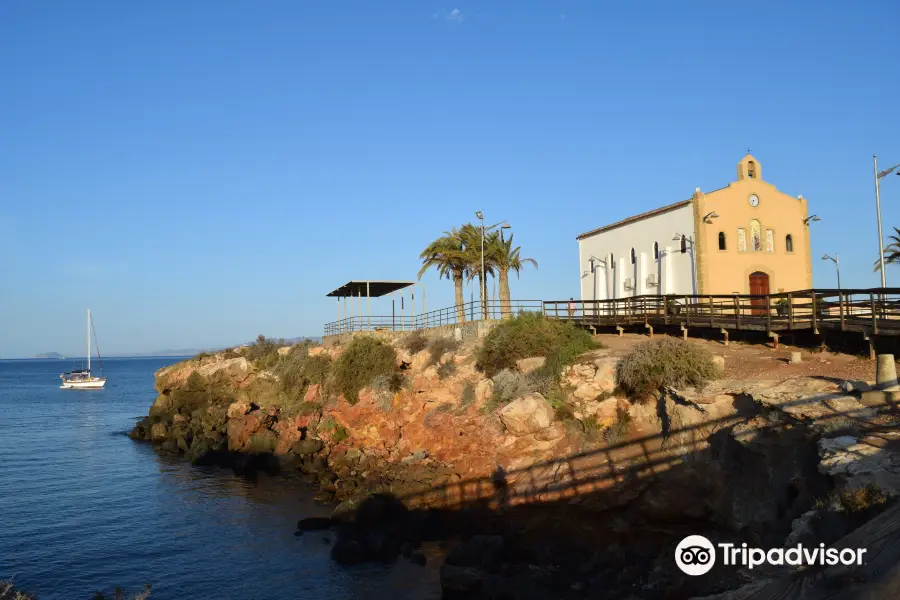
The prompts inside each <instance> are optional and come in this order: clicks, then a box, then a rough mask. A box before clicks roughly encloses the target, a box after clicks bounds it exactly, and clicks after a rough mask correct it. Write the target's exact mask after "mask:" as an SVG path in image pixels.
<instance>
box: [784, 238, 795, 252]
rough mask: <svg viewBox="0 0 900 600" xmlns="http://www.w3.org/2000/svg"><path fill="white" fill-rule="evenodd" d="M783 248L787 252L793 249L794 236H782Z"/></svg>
mask: <svg viewBox="0 0 900 600" xmlns="http://www.w3.org/2000/svg"><path fill="white" fill-rule="evenodd" d="M784 249H785V250H786V251H788V252H793V251H794V238H793V237H792V236H791V234H787V235H786V236H784Z"/></svg>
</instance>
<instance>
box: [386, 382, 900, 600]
mask: <svg viewBox="0 0 900 600" xmlns="http://www.w3.org/2000/svg"><path fill="white" fill-rule="evenodd" d="M844 398H847V396H845V395H843V394H837V393H836V394H819V395H815V396H811V397H807V398H800V399H795V400H790V401H784V402H778V403H770V404H761V403H756V402H753V401H751V400H749V399H748V397H747V396H745V395H743V394H736V395H734V396H733V406H732V407H730V410H729V411H728V412H727V414H725V415H721V416H719V415H718V410H719V409H717V408H716V407H715V406H712V405H694V408H697V409H699V410H701V411H705V412H707V414H708V415H709V418H708V419H704V420H703V421H702V422H697V423H692V424H688V425H684V424H682V423H681V422H680V418H681V417H680V414H679V413H678V411H677V410H675V411H672V412H671V413H670V412H669V411H667V410H666V408H665V407H666V406H667V405H666V403H665V402H662V403H661V404H660V406H662V407H663V408H662V410H663V412H664V413H665V414H664V415H660V417H665V418H666V419H667V421H668V426H667V427H666V428H665V430H664V431H663V432H662V433H656V434H651V435H644V436H641V437H638V438H636V439H629V440H626V441H622V442H617V443H610V444H605V445H604V446H602V447H599V448H595V449H592V450H588V451H584V452H578V453H574V454H572V455H569V456H565V457H561V458H558V459H552V460H547V461H541V462H537V463H534V464H531V465H528V466H523V467H519V468H509V469H505V468H503V467H502V466H498V467H497V468H496V469H495V471H494V472H493V473H492V474H491V475H490V476H486V477H477V478H471V479H466V480H462V481H457V482H454V483H450V484H445V485H439V486H434V487H429V488H424V489H421V490H417V491H414V492H411V493H406V494H403V495H399V496H397V498H398V499H399V500H400V501H402V502H403V503H404V504H405V505H406V506H407V507H408V508H409V509H410V510H412V511H414V512H415V511H418V512H420V513H421V514H428V515H429V518H432V517H434V515H435V514H440V515H441V520H442V522H444V526H443V527H442V528H441V529H442V530H441V531H437V532H432V534H431V537H432V538H436V539H445V538H449V537H454V536H457V535H463V536H465V535H468V534H472V533H475V532H484V531H496V530H499V529H503V528H506V529H507V530H508V529H509V527H510V525H509V523H510V522H513V520H516V522H517V523H519V524H520V531H519V532H518V533H517V534H516V535H517V536H519V537H517V540H518V541H517V544H518V546H517V547H518V548H519V550H518V551H519V552H521V553H523V555H522V556H524V557H525V559H527V560H534V559H535V556H534V553H536V552H537V553H540V551H536V550H534V548H535V547H544V548H546V552H547V553H553V560H555V561H556V562H557V563H560V562H561V561H562V562H564V559H563V558H561V557H563V556H564V555H565V556H572V557H575V556H577V557H578V558H577V559H574V558H573V559H572V561H573V564H577V565H579V566H578V569H580V570H579V571H578V572H579V573H580V572H581V571H584V570H585V569H586V568H587V567H585V566H584V562H585V557H586V556H591V553H594V554H596V553H597V552H601V551H602V552H612V551H613V550H610V549H611V548H612V549H617V550H615V551H616V552H619V553H620V554H621V553H622V552H624V550H622V548H627V549H628V550H627V552H628V553H629V560H631V561H632V562H634V561H636V562H635V565H637V566H640V567H641V568H646V569H648V570H652V568H653V566H652V565H653V564H654V563H653V562H652V560H651V559H652V558H653V557H655V558H656V559H657V560H658V559H659V557H660V556H661V555H663V554H664V553H665V552H671V551H673V550H674V545H673V544H674V543H677V540H678V539H680V538H681V537H683V535H686V534H688V533H699V532H700V531H707V530H714V529H716V528H717V527H718V529H719V531H720V532H722V531H728V527H724V526H721V524H720V525H716V524H714V523H713V522H712V520H711V519H712V515H711V512H710V510H709V506H710V505H711V504H715V503H716V502H720V503H721V509H722V510H723V511H724V512H727V510H728V508H729V506H730V505H729V502H731V503H734V501H735V498H739V497H740V496H741V495H752V494H759V495H761V496H762V498H761V500H760V502H762V503H765V502H770V503H771V510H769V511H768V512H765V511H763V512H765V515H764V516H765V519H771V521H772V522H771V523H769V522H767V521H766V520H765V519H760V520H758V521H757V522H754V523H751V525H752V527H750V528H747V527H745V528H744V529H743V530H742V531H741V535H742V536H745V537H744V541H748V542H750V541H757V542H759V543H762V544H767V546H764V547H778V546H780V544H781V543H783V541H784V539H785V536H786V534H787V533H789V532H790V524H791V522H792V521H793V520H794V519H795V518H797V517H798V516H800V514H802V513H803V512H804V511H806V510H808V509H809V508H810V507H811V506H812V504H813V502H814V501H815V500H816V498H817V497H821V496H822V495H824V494H825V493H826V492H827V491H828V490H829V489H830V486H831V484H830V482H828V481H827V480H828V479H829V478H828V477H827V476H825V475H821V474H818V471H817V468H816V467H817V465H818V461H819V456H818V451H817V448H816V441H817V440H818V439H819V437H822V436H823V434H824V436H825V437H836V436H838V435H841V434H846V433H851V434H854V435H857V436H858V437H859V438H860V439H861V438H862V435H863V434H864V435H865V436H868V437H869V438H877V437H878V436H879V435H881V434H882V433H884V432H889V431H892V430H895V429H896V426H895V425H894V424H893V423H892V422H886V420H885V419H884V418H879V417H878V413H877V411H878V410H879V409H882V408H888V407H889V405H888V404H884V405H880V406H864V407H863V406H861V405H859V407H854V408H852V409H846V408H843V409H842V408H841V405H842V404H845V402H844V401H843V400H842V399H844ZM891 408H894V407H891ZM812 415H814V418H813V416H812ZM813 423H815V428H811V426H812V425H813ZM888 438H890V439H891V440H892V438H891V436H885V439H888ZM792 440H797V444H796V446H794V445H793V444H792ZM801 441H802V442H803V443H805V444H806V445H805V446H804V445H803V444H801V443H800V442H801ZM779 444H782V446H779ZM773 446H776V447H778V448H779V450H778V451H775V452H773V453H770V458H769V462H768V463H761V464H752V462H753V461H748V463H747V464H742V463H740V460H739V459H738V462H735V463H734V465H735V470H734V472H728V471H725V470H723V471H721V476H722V478H724V479H725V480H727V481H723V482H720V483H721V485H720V486H719V487H718V488H717V489H718V491H719V492H721V490H722V489H726V490H728V493H727V494H726V496H727V497H723V498H708V497H704V496H703V495H704V494H708V493H712V489H707V490H705V489H702V488H695V489H689V488H688V486H689V485H690V483H685V482H691V481H701V480H702V479H703V477H698V478H697V479H696V480H692V477H693V475H692V473H696V474H700V473H705V477H706V478H707V479H709V477H710V474H709V472H708V470H709V468H710V464H711V463H713V462H717V463H718V464H720V465H721V464H723V462H724V463H727V456H726V455H727V454H728V453H739V452H741V451H742V449H748V448H749V449H751V450H754V449H755V450H760V451H761V452H762V453H763V454H764V453H765V452H764V451H765V448H766V447H773ZM879 447H881V448H882V449H884V448H885V446H883V445H881V444H879ZM782 451H783V453H784V455H785V456H784V458H783V460H782V458H781V457H780V456H779V453H780V452H782ZM792 452H793V453H794V455H793V458H792V456H791V453H792ZM754 460H755V459H754ZM791 460H796V461H801V462H802V461H806V463H807V464H806V468H807V471H804V473H805V474H806V476H807V477H808V478H809V481H803V474H804V473H795V472H786V474H785V477H784V479H785V480H787V481H789V482H790V483H784V482H782V483H781V485H782V487H783V489H778V488H777V486H775V484H776V482H775V481H774V479H772V480H771V481H770V480H766V479H765V472H766V471H765V470H766V469H769V470H771V471H777V470H778V469H783V468H791V467H790V463H791ZM781 463H784V464H781ZM753 469H757V472H756V473H755V474H756V475H758V474H760V473H763V480H761V481H751V479H752V477H753V476H754V473H751V471H752V470H753ZM666 482H667V483H668V484H670V487H669V489H668V491H666V492H665V493H664V494H662V495H660V496H657V495H656V491H658V490H659V489H661V488H657V487H655V485H656V484H657V483H666ZM682 483H683V485H684V489H683V493H682V494H681V496H682V497H679V494H678V493H677V486H678V485H681V484H682ZM771 486H775V487H771ZM770 487H771V489H769V488H770ZM673 489H674V490H675V493H673ZM698 498H699V501H698ZM666 504H669V505H668V506H665V505H666ZM700 505H703V506H700ZM635 507H642V508H643V509H648V510H647V511H646V512H648V513H649V512H653V511H656V512H655V516H657V517H659V518H658V519H657V520H656V521H655V524H654V523H649V522H646V521H641V522H642V525H641V526H640V529H639V530H629V529H628V527H625V528H624V530H623V531H616V523H621V522H622V520H623V519H625V518H626V517H625V515H626V514H628V511H629V510H632V509H634V508H635ZM898 510H900V509H891V510H889V511H888V512H887V513H885V514H884V515H882V516H880V517H878V519H876V521H877V523H876V522H875V521H873V522H872V524H870V525H871V527H870V526H869V525H867V526H866V527H868V529H866V530H865V531H862V529H863V528H860V531H862V533H857V532H854V533H853V534H851V535H850V536H848V539H850V541H851V542H852V541H853V540H855V539H857V538H859V539H862V540H863V541H865V542H866V543H867V544H868V547H869V548H870V551H871V550H872V549H876V550H877V551H876V552H870V555H869V556H870V557H872V556H873V554H876V557H875V559H874V560H873V562H872V563H871V565H868V564H867V565H866V567H865V568H864V570H863V571H864V573H863V575H864V576H865V578H866V579H865V580H866V581H869V582H872V581H874V580H876V579H878V578H879V577H882V576H883V575H884V574H885V573H888V572H889V571H890V570H891V569H893V568H894V566H893V565H894V564H896V563H897V562H898V561H900V534H898V530H900V513H898ZM889 513H890V515H893V516H887V515H888V514H889ZM598 514H603V515H606V517H605V518H604V519H603V521H604V523H603V524H602V525H597V523H596V516H597V515H598ZM538 515H539V519H537V520H536V519H535V517H536V516H538ZM585 515H592V517H586V516H585ZM641 519H642V517H639V518H638V520H641ZM448 523H449V525H448ZM535 523H539V525H535ZM876 525H877V526H878V527H882V526H884V527H888V528H890V531H892V532H893V533H894V536H893V537H892V538H890V537H885V536H883V535H881V534H877V533H873V530H872V527H875V526H876ZM754 527H755V528H756V529H755V530H754ZM636 531H639V532H640V533H639V534H636V533H635V532H636ZM731 533H732V534H734V533H735V532H734V531H733V530H731ZM853 535H856V536H857V538H853ZM748 537H749V538H750V539H748ZM526 539H528V540H530V542H531V543H528V542H526V541H524V540H526ZM600 539H602V540H604V541H603V546H602V547H600V548H599V549H598V546H597V543H598V540H600ZM711 539H712V538H711ZM731 541H733V537H732V540H731ZM534 542H537V544H535V543H534ZM845 542H846V540H845V541H842V542H841V543H845ZM835 547H841V546H840V544H837V545H835ZM844 547H847V546H844ZM560 553H563V554H560ZM566 553H568V554H566ZM520 558H521V557H520ZM595 558H596V557H595ZM672 563H673V564H672V566H673V567H674V560H672ZM888 563H889V564H888ZM611 564H614V563H611ZM558 568H561V567H558ZM717 568H718V567H717ZM713 573H716V571H714V572H713ZM718 573H719V575H717V576H716V577H718V579H714V580H707V581H705V582H703V581H699V580H701V579H702V578H686V579H684V580H683V581H681V583H679V585H680V586H681V587H680V588H679V591H672V592H671V593H670V595H668V596H667V597H669V598H689V597H691V596H692V595H693V594H700V593H704V594H705V593H709V592H710V590H715V589H724V588H726V587H727V586H728V585H731V586H733V585H734V582H735V573H734V570H733V568H732V572H731V573H723V572H722V571H721V570H720V571H719V572H718ZM859 574H860V571H859V570H856V571H854V572H853V573H851V574H850V575H848V574H847V573H846V572H845V571H840V570H837V571H834V570H833V571H829V572H826V573H825V574H822V572H819V571H815V570H808V571H804V572H803V573H800V574H798V573H796V572H793V571H790V572H788V571H785V572H783V573H775V574H774V575H772V576H773V577H775V579H774V580H773V581H772V582H771V583H770V584H769V586H768V587H765V588H764V591H763V592H758V593H756V594H755V595H749V596H746V598H748V599H749V598H752V599H754V600H763V599H764V598H765V599H775V598H806V599H810V600H811V599H816V600H818V599H825V598H838V597H840V598H848V599H849V598H853V599H858V600H863V599H864V598H866V599H868V598H874V597H875V596H866V595H865V593H864V592H863V591H860V592H859V594H861V595H858V596H851V595H848V594H847V593H845V592H846V590H845V591H841V592H839V593H838V592H835V589H834V588H835V586H836V585H838V586H844V585H845V584H846V581H845V580H847V581H850V580H851V579H852V578H853V577H856V576H859ZM839 575H840V577H839ZM608 576H609V577H613V578H614V577H619V579H621V577H622V576H623V575H622V574H621V573H610V574H608ZM635 576H636V577H637V576H638V575H635ZM841 577H843V579H841ZM848 577H850V579H847V578H848ZM836 578H837V579H836ZM616 581H618V579H617V580H616ZM711 581H717V582H718V584H715V583H711ZM726 582H727V583H726ZM836 582H837V583H836ZM847 585H849V584H847ZM851 587H852V586H851ZM842 589H843V588H842ZM848 589H849V588H848ZM853 589H854V590H855V589H857V588H856V587H853ZM860 589H864V587H863V588H860ZM854 593H856V592H854ZM798 594H799V595H798ZM829 594H832V595H829ZM559 597H562V596H559ZM567 597H568V596H567ZM604 597H607V596H604ZM609 597H612V596H609ZM884 597H887V596H884ZM741 598H744V597H743V596H741Z"/></svg>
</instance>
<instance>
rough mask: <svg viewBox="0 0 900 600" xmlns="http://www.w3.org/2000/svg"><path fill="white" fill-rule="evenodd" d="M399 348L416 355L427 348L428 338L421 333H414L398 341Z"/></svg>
mask: <svg viewBox="0 0 900 600" xmlns="http://www.w3.org/2000/svg"><path fill="white" fill-rule="evenodd" d="M400 346H402V347H403V348H406V350H407V351H408V352H409V353H410V354H418V353H419V352H421V351H422V350H424V349H425V348H426V347H428V338H426V337H425V335H424V334H423V333H422V332H421V331H414V332H413V333H410V334H409V335H407V336H406V337H404V338H403V339H402V340H401V341H400Z"/></svg>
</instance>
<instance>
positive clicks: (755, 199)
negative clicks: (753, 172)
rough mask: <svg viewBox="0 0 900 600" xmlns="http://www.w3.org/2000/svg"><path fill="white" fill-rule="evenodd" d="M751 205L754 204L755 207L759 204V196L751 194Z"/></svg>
mask: <svg viewBox="0 0 900 600" xmlns="http://www.w3.org/2000/svg"><path fill="white" fill-rule="evenodd" d="M750 206H753V207H754V208H755V207H757V206H759V196H757V195H756V194H750Z"/></svg>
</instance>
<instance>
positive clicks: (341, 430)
mask: <svg viewBox="0 0 900 600" xmlns="http://www.w3.org/2000/svg"><path fill="white" fill-rule="evenodd" d="M319 428H320V429H321V430H322V431H327V432H328V433H330V434H331V441H332V442H335V443H337V442H343V441H344V440H346V439H347V438H348V437H350V433H349V432H348V431H347V428H346V427H344V426H343V425H341V424H340V423H338V422H337V421H335V420H334V419H333V418H331V417H326V418H325V420H324V421H322V424H321V425H320V426H319Z"/></svg>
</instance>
